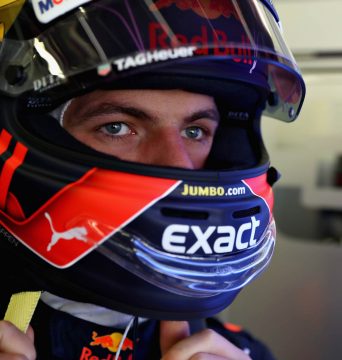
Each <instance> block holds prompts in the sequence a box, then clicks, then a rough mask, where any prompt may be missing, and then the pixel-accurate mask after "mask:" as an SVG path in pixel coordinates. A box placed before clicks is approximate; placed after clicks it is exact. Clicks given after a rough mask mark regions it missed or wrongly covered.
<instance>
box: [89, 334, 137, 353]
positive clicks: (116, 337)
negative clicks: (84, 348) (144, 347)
mask: <svg viewBox="0 0 342 360" xmlns="http://www.w3.org/2000/svg"><path fill="white" fill-rule="evenodd" d="M92 339H93V341H92V342H91V343H90V345H91V346H101V347H103V348H106V349H108V350H109V351H111V352H113V353H116V352H117V351H118V348H119V344H120V342H121V340H122V334H120V333H117V332H115V333H112V334H110V335H104V336H98V335H97V333H96V332H95V331H94V332H93V336H92ZM127 349H130V350H133V342H132V340H130V339H127V338H126V339H125V340H124V342H123V344H122V347H121V350H122V351H126V350H127Z"/></svg>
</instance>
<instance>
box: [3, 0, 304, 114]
mask: <svg viewBox="0 0 342 360" xmlns="http://www.w3.org/2000/svg"><path fill="white" fill-rule="evenodd" d="M182 4H183V5H182V6H181V5H180V2H177V1H167V2H165V1H158V0H155V1H151V0H149V1H148V0H145V1H141V2H137V1H133V0H130V1H129V0H127V1H125V2H120V3H119V2H113V1H106V0H100V1H96V2H92V3H90V4H89V5H85V6H84V7H79V8H78V10H77V11H75V12H74V13H73V14H72V15H70V16H69V17H66V18H65V19H62V20H60V21H59V22H57V23H56V24H54V25H53V26H52V27H49V28H48V29H47V30H45V31H43V32H42V33H40V34H39V35H38V36H37V37H35V38H33V39H15V38H13V39H7V41H6V43H5V46H4V51H3V52H2V54H1V56H0V62H1V64H3V66H2V69H1V70H0V90H2V91H4V92H6V93H8V94H10V95H20V94H24V93H33V94H34V95H35V96H36V97H39V96H41V97H42V96H44V95H49V96H58V95H59V96H60V95H61V94H65V89H66V87H67V86H68V85H69V84H68V83H69V79H70V78H73V82H72V87H73V88H75V87H77V82H78V81H85V80H84V79H80V78H78V76H79V75H81V74H83V73H85V72H87V73H89V72H92V76H94V77H95V78H96V80H94V82H100V81H103V82H106V83H108V82H110V81H116V80H118V79H122V78H125V77H128V76H132V75H136V74H139V73H141V72H157V71H158V69H164V68H166V69H168V68H170V69H171V70H173V69H174V64H179V63H181V64H189V70H187V71H186V72H185V73H181V72H180V75H183V74H184V75H189V76H192V77H196V76H200V75H202V76H203V72H201V71H199V70H196V64H197V63H198V60H205V61H208V64H209V65H210V66H208V72H207V73H206V76H207V77H208V78H212V79H220V80H229V79H231V78H233V79H234V77H235V78H236V79H235V80H238V81H247V82H248V81H250V79H251V78H252V77H256V76H259V77H260V78H265V82H266V85H267V86H268V87H269V88H270V89H271V91H272V92H274V93H275V94H276V96H274V97H273V99H274V101H273V103H270V104H269V106H268V108H267V109H266V110H267V111H268V113H269V115H270V116H273V117H276V118H280V119H282V120H285V121H291V120H294V118H295V117H296V116H297V114H298V112H299V110H300V107H301V104H302V101H303V97H304V85H303V82H302V79H301V76H300V73H299V70H298V67H297V65H296V63H295V61H294V59H293V56H292V54H291V52H290V50H289V49H288V47H287V46H286V44H285V43H284V41H283V38H282V36H281V34H280V30H279V27H278V24H277V22H276V21H275V19H274V17H273V15H272V14H271V13H270V11H269V10H268V9H267V8H266V7H265V6H264V5H263V3H262V2H260V1H258V0H254V1H245V0H220V1H215V2H214V1H203V0H202V1H191V2H190V1H189V2H182ZM184 4H185V5H187V6H185V5H184ZM214 4H216V5H215V6H214ZM24 33H25V32H24ZM209 60H210V61H214V62H215V61H219V62H222V63H223V64H224V65H225V66H226V69H225V71H223V72H222V67H221V66H220V71H218V70H217V69H215V65H214V63H210V62H209ZM13 67H14V68H16V69H15V70H18V69H20V71H21V73H23V76H22V77H21V78H20V79H14V78H13V77H11V76H10V74H13V73H15V74H18V71H9V69H10V70H11V69H12V68H13ZM12 70H13V69H12ZM196 71H197V72H196ZM225 77H226V78H225ZM86 78H87V79H90V78H92V77H91V76H89V75H88V76H86ZM266 85H262V86H264V87H266ZM86 86H91V84H90V85H85V84H84V83H83V84H79V87H80V88H84V87H86ZM70 87H71V84H70ZM58 89H60V90H58Z"/></svg>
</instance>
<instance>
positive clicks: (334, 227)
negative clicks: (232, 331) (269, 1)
mask: <svg viewBox="0 0 342 360" xmlns="http://www.w3.org/2000/svg"><path fill="white" fill-rule="evenodd" d="M274 3H275V5H276V7H277V9H278V11H279V14H280V16H281V19H282V23H283V27H284V29H285V35H286V38H287V42H288V44H289V45H290V47H291V48H292V49H293V50H294V52H295V53H298V54H301V55H302V54H303V53H312V52H317V51H319V52H323V53H324V52H332V51H334V52H336V51H341V50H342V19H341V18H342V0H340V1H339V0H323V1H322V0H278V1H274ZM298 58H299V59H301V57H300V56H299V57H298ZM302 66H303V74H304V78H305V81H306V83H307V97H306V101H305V104H304V107H303V111H302V114H301V115H300V118H299V119H298V120H297V121H296V122H295V123H292V124H285V123H281V122H279V121H275V120H273V119H264V126H263V133H264V137H265V140H266V144H267V147H268V150H269V152H270V155H271V159H272V163H273V165H274V166H276V167H277V168H278V169H279V170H280V172H281V173H282V178H281V180H280V182H279V184H278V185H277V187H276V189H277V190H276V193H277V194H278V195H277V198H276V204H277V200H278V201H281V204H279V203H278V205H277V206H276V207H275V213H276V217H277V218H276V220H277V219H278V240H277V241H278V243H277V247H276V253H275V255H274V258H273V260H272V264H271V266H270V268H269V269H268V271H267V272H266V273H265V274H263V275H262V276H261V277H260V278H259V279H258V280H256V281H255V282H254V283H252V284H250V285H249V286H248V287H247V288H246V289H244V290H243V291H242V293H241V294H240V295H239V297H238V298H237V299H236V301H235V302H234V303H233V304H232V305H231V307H230V308H229V310H228V311H225V312H223V313H222V314H221V317H222V318H223V319H225V320H229V321H233V322H235V323H238V324H240V325H243V326H244V327H246V328H247V329H250V330H251V331H252V332H253V334H254V335H256V336H258V337H259V338H261V339H262V340H264V341H265V342H266V343H267V344H268V345H269V346H270V347H271V348H272V350H273V351H274V353H275V355H276V356H277V358H278V359H279V360H309V359H310V360H327V359H329V360H330V359H342V341H341V340H340V338H341V334H342V246H341V242H342V230H341V229H342V190H341V189H338V188H333V187H332V186H331V176H330V175H331V170H332V167H333V165H334V162H335V160H336V158H337V157H338V156H340V155H342V57H341V58H337V59H336V58H335V59H324V61H321V62H320V61H317V59H313V60H312V61H311V62H310V64H308V63H307V62H306V61H304V62H303V63H302ZM322 179H323V180H322ZM292 191H293V193H292ZM287 192H289V193H290V194H295V195H294V196H292V197H288V196H287V195H286V194H288V193H287ZM284 194H285V195H284ZM327 209H331V210H334V211H335V213H334V218H331V217H330V218H329V216H330V215H329V214H328V218H327V217H326V216H327V212H326V210H327Z"/></svg>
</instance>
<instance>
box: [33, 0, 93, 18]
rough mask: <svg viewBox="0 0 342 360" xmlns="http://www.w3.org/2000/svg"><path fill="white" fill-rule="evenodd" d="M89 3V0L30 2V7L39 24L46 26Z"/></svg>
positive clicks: (35, 0) (41, 0)
mask: <svg viewBox="0 0 342 360" xmlns="http://www.w3.org/2000/svg"><path fill="white" fill-rule="evenodd" d="M90 1H91V0H32V6H33V10H34V13H35V14H36V17H37V19H38V20H39V21H40V22H41V23H44V24H46V23H48V22H50V21H52V20H54V19H56V18H58V17H59V16H61V15H64V14H65V13H66V12H68V11H70V10H73V9H75V8H77V7H78V6H80V5H82V4H85V3H88V2H90Z"/></svg>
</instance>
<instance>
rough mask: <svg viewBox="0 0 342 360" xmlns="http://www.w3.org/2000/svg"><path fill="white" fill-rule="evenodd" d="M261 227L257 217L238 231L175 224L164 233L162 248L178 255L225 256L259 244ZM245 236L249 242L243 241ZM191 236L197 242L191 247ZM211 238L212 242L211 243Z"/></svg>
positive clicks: (232, 227) (231, 228) (226, 227)
mask: <svg viewBox="0 0 342 360" xmlns="http://www.w3.org/2000/svg"><path fill="white" fill-rule="evenodd" d="M259 225H260V220H257V219H256V218H255V216H252V217H251V221H250V222H247V223H244V224H241V225H240V227H238V228H237V229H236V228H235V227H234V226H229V225H227V226H209V227H208V228H206V229H205V230H202V229H201V228H200V227H199V226H197V225H194V226H189V225H182V224H173V225H169V226H168V227H167V228H166V229H165V231H164V233H163V237H162V247H163V249H164V250H165V251H167V252H170V253H176V254H196V253H198V251H199V250H202V251H203V252H204V253H205V254H213V253H214V254H224V253H230V252H232V251H233V250H234V248H235V249H237V250H244V249H247V248H248V247H251V246H253V245H255V244H256V243H257V240H256V239H254V236H255V230H256V228H257V227H258V226H259ZM248 233H249V239H248ZM220 235H223V236H220ZM243 235H244V236H245V237H247V239H248V240H247V239H245V240H243ZM190 236H191V237H193V236H195V239H196V242H195V243H194V244H192V245H191V246H190V247H189V246H187V243H188V238H189V237H190ZM210 238H211V239H212V240H211V241H210V242H209V239H210Z"/></svg>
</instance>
